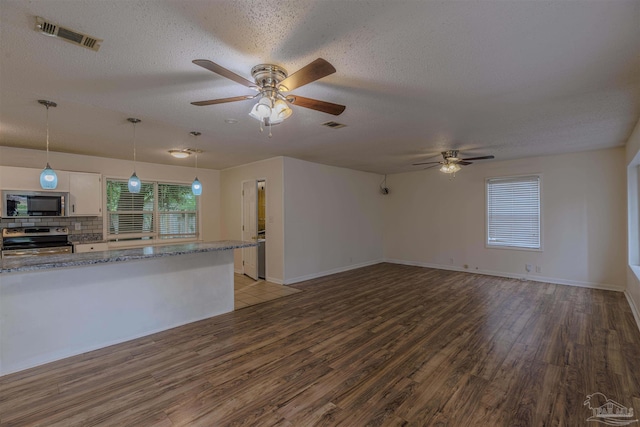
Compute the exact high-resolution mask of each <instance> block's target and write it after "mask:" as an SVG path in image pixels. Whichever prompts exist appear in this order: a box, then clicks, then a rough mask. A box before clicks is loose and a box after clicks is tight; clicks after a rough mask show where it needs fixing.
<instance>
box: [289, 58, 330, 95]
mask: <svg viewBox="0 0 640 427" xmlns="http://www.w3.org/2000/svg"><path fill="white" fill-rule="evenodd" d="M335 72H336V69H335V68H333V65H331V64H329V63H328V62H327V61H325V60H324V59H322V58H318V59H316V60H315V61H313V62H311V63H310V64H307V65H305V66H304V67H302V68H301V69H299V70H298V71H296V72H295V73H293V74H291V75H290V76H289V77H287V78H286V79H284V80H283V81H281V82H280V85H279V86H278V87H279V88H280V90H282V91H283V92H288V91H290V90H294V89H297V88H299V87H301V86H304V85H306V84H307V83H311V82H315V81H316V80H318V79H321V78H323V77H326V76H328V75H329V74H333V73H335Z"/></svg>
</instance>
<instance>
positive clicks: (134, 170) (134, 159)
mask: <svg viewBox="0 0 640 427" xmlns="http://www.w3.org/2000/svg"><path fill="white" fill-rule="evenodd" d="M133 173H134V174H135V173H136V122H133Z"/></svg>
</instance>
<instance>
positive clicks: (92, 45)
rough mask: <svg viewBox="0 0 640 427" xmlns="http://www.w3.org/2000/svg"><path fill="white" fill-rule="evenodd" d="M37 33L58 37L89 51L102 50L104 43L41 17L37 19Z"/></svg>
mask: <svg viewBox="0 0 640 427" xmlns="http://www.w3.org/2000/svg"><path fill="white" fill-rule="evenodd" d="M36 31H38V32H40V33H42V34H44V35H46V36H51V37H57V38H60V39H62V40H64V41H67V42H69V43H73V44H75V45H76V46H82V47H86V48H87V49H91V50H95V51H97V50H98V49H100V43H102V42H103V40H102V39H98V38H96V37H92V36H88V35H86V34H82V33H79V32H77V31H74V30H70V29H69V28H65V27H61V26H60V25H57V24H54V23H52V22H50V21H47V20H46V19H44V18H40V17H39V16H37V17H36Z"/></svg>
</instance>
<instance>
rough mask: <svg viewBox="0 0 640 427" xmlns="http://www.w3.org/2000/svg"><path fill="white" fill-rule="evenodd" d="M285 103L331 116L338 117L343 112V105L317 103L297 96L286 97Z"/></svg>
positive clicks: (317, 101)
mask: <svg viewBox="0 0 640 427" xmlns="http://www.w3.org/2000/svg"><path fill="white" fill-rule="evenodd" d="M287 101H289V102H290V103H292V104H293V105H297V106H300V107H304V108H311V109H312V110H317V111H322V112H323V113H328V114H333V115H334V116H339V115H340V114H342V112H343V111H344V109H345V108H347V107H345V106H344V105H340V104H334V103H332V102H327V101H319V100H317V99H311V98H305V97H303V96H298V95H289V96H287Z"/></svg>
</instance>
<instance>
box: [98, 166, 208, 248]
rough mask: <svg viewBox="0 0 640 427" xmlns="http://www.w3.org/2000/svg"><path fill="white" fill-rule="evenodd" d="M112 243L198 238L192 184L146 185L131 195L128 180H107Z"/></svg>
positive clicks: (195, 202) (196, 202)
mask: <svg viewBox="0 0 640 427" xmlns="http://www.w3.org/2000/svg"><path fill="white" fill-rule="evenodd" d="M107 216H108V239H109V240H140V239H172V238H197V237H198V200H197V198H196V196H194V195H193V192H192V191H191V185H184V184H170V183H156V182H143V183H142V186H141V188H140V193H130V192H129V190H128V187H127V181H124V180H111V179H109V180H107Z"/></svg>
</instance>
